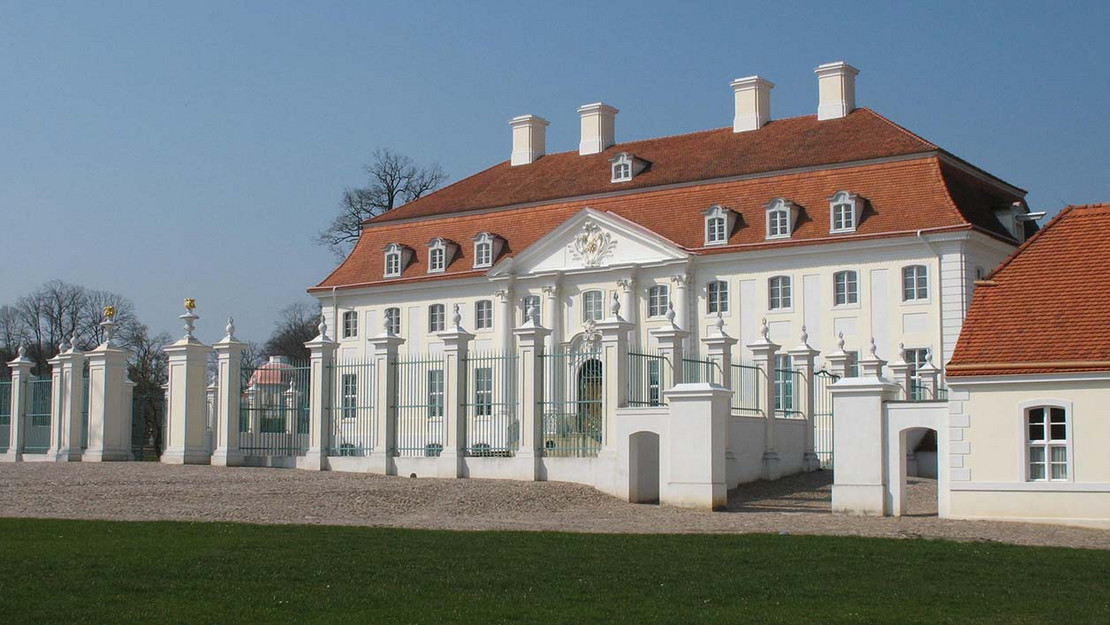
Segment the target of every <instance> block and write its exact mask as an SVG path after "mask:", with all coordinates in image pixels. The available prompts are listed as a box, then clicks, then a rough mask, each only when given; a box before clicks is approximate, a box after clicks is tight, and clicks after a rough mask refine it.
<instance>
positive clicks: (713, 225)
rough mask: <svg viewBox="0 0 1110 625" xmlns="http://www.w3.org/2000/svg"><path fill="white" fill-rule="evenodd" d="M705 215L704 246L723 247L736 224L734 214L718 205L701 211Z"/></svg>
mask: <svg viewBox="0 0 1110 625" xmlns="http://www.w3.org/2000/svg"><path fill="white" fill-rule="evenodd" d="M702 215H705V244H706V245H724V244H725V243H728V236H729V235H730V234H731V233H732V229H733V227H734V225H735V224H736V212H735V211H731V210H729V209H727V208H724V207H722V206H721V205H719V204H715V205H713V206H710V207H709V208H707V209H706V210H704V211H702Z"/></svg>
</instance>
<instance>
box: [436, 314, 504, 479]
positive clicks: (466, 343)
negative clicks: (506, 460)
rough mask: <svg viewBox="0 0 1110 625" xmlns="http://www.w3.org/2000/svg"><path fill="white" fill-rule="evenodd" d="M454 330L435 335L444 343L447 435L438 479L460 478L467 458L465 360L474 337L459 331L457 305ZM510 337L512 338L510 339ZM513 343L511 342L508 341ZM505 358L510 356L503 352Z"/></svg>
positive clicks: (440, 460) (439, 463)
mask: <svg viewBox="0 0 1110 625" xmlns="http://www.w3.org/2000/svg"><path fill="white" fill-rule="evenodd" d="M453 325H454V327H452V328H450V329H448V330H445V331H443V332H439V333H437V334H436V336H438V337H439V338H440V340H442V341H443V360H444V363H443V368H444V377H445V378H446V379H445V384H444V388H443V413H444V414H443V417H444V421H445V424H446V432H445V436H444V441H443V453H441V454H440V456H439V461H438V462H437V463H436V471H437V475H438V476H439V477H462V476H463V458H465V457H466V448H467V440H466V421H467V418H466V397H467V393H468V392H469V391H468V389H467V382H468V380H467V375H466V373H467V372H466V369H467V367H466V356H467V353H468V351H469V348H470V341H472V340H473V339H474V335H473V334H471V333H469V332H467V331H466V330H464V329H463V327H462V315H461V314H460V313H459V305H458V304H455V315H454V324H453ZM510 336H511V335H510ZM509 340H510V341H511V340H512V339H511V338H510V339H509ZM504 353H505V354H509V353H511V352H510V351H505V352H504Z"/></svg>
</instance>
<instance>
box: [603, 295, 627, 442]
mask: <svg viewBox="0 0 1110 625" xmlns="http://www.w3.org/2000/svg"><path fill="white" fill-rule="evenodd" d="M620 308H621V306H620V300H618V299H617V297H616V294H614V296H613V300H612V303H611V304H610V306H609V317H607V318H606V319H604V320H602V321H599V322H598V323H597V326H596V327H597V330H598V332H600V333H601V363H602V371H603V372H604V373H603V380H604V384H605V388H604V392H603V394H602V406H601V413H602V415H603V418H604V419H605V427H604V428H602V440H601V447H602V449H603V450H604V451H606V452H614V450H613V449H612V446H613V440H614V438H615V435H616V431H617V429H616V428H617V408H620V407H622V406H624V405H625V404H626V403H627V399H628V397H627V395H628V331H629V330H630V329H632V324H631V323H628V322H627V321H625V320H624V318H623V317H621V315H620ZM614 453H615V452H614Z"/></svg>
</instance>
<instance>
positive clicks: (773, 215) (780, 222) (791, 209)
mask: <svg viewBox="0 0 1110 625" xmlns="http://www.w3.org/2000/svg"><path fill="white" fill-rule="evenodd" d="M764 208H766V209H767V238H768V239H787V238H790V235H791V234H793V232H794V221H795V220H796V219H797V217H798V205H797V204H795V203H794V202H791V201H790V200H784V199H782V198H776V199H773V200H771V202H770V203H768V204H767V205H766V206H765V207H764Z"/></svg>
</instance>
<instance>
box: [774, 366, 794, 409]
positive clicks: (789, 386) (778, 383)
mask: <svg viewBox="0 0 1110 625" xmlns="http://www.w3.org/2000/svg"><path fill="white" fill-rule="evenodd" d="M793 371H794V359H793V358H792V357H791V356H788V355H779V356H775V410H781V411H784V412H789V411H792V410H794V373H793Z"/></svg>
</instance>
